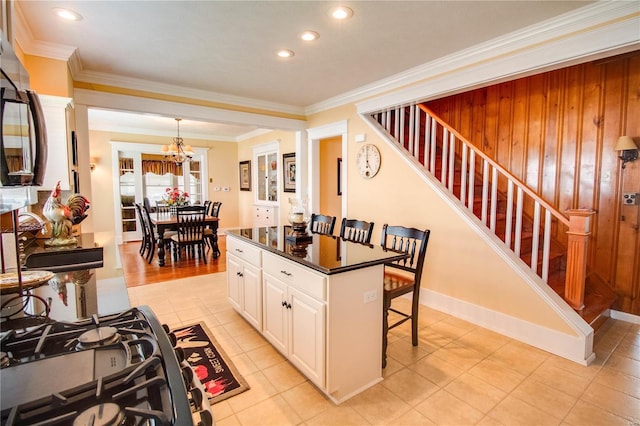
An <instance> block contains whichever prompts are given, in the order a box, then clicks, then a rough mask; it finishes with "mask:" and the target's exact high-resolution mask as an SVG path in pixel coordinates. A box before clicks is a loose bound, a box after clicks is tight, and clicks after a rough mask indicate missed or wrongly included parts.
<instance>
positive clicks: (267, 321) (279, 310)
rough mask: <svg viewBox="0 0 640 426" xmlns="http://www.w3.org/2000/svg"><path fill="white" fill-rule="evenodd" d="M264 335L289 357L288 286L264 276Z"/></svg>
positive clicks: (266, 275)
mask: <svg viewBox="0 0 640 426" xmlns="http://www.w3.org/2000/svg"><path fill="white" fill-rule="evenodd" d="M262 297H263V313H264V316H263V320H262V333H263V335H264V337H265V338H266V339H267V340H268V341H269V342H271V344H272V345H273V346H274V347H275V348H276V349H277V350H279V351H280V352H281V353H282V354H283V355H285V356H287V355H288V354H287V346H288V345H287V342H288V336H287V332H288V328H289V327H288V311H287V307H286V306H285V305H284V304H285V303H287V304H288V302H287V285H286V284H284V283H283V282H282V281H280V280H277V279H275V278H273V277H271V276H270V275H268V274H264V279H263V292H262Z"/></svg>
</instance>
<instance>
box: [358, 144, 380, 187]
mask: <svg viewBox="0 0 640 426" xmlns="http://www.w3.org/2000/svg"><path fill="white" fill-rule="evenodd" d="M356 164H357V166H358V173H360V176H362V177H363V178H365V179H370V178H372V177H374V176H375V175H376V174H377V173H378V170H380V151H379V150H378V147H377V146H375V145H371V144H367V145H363V146H362V147H360V150H359V151H358V154H357V155H356Z"/></svg>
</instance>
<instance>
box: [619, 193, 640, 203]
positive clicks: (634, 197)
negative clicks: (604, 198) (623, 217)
mask: <svg viewBox="0 0 640 426" xmlns="http://www.w3.org/2000/svg"><path fill="white" fill-rule="evenodd" d="M622 204H624V205H625V206H637V205H640V193H635V192H625V193H624V194H623V195H622Z"/></svg>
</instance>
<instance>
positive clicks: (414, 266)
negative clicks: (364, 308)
mask: <svg viewBox="0 0 640 426" xmlns="http://www.w3.org/2000/svg"><path fill="white" fill-rule="evenodd" d="M430 234H431V231H430V230H428V229H425V230H424V231H421V230H419V229H416V228H406V227H404V226H389V225H388V224H384V226H383V227H382V248H383V249H384V250H391V251H395V252H401V253H406V254H408V255H409V257H408V258H405V259H402V260H398V261H395V262H390V263H385V265H384V290H383V301H382V309H383V311H382V368H384V367H386V366H387V341H388V337H387V334H388V333H389V330H391V329H392V328H394V327H397V326H399V325H400V324H403V323H404V322H406V321H408V320H411V343H412V344H413V346H418V311H419V299H420V278H421V277H422V269H423V267H424V259H425V255H426V253H427V244H428V243H429V235H430ZM411 292H413V296H412V299H411V313H406V312H403V311H400V310H398V309H395V308H392V307H391V302H392V300H393V299H395V298H396V297H398V296H402V295H404V294H408V293H411ZM389 311H391V312H393V313H395V314H397V315H399V316H400V319H398V320H395V321H394V322H393V323H392V324H391V325H389Z"/></svg>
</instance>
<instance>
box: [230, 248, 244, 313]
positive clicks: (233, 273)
mask: <svg viewBox="0 0 640 426" xmlns="http://www.w3.org/2000/svg"><path fill="white" fill-rule="evenodd" d="M242 267H243V262H242V261H241V260H240V259H238V258H236V257H235V256H232V255H231V254H230V253H227V296H228V297H229V303H231V306H233V307H234V309H235V310H236V311H238V312H241V309H242V308H241V306H242V290H241V274H242Z"/></svg>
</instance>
